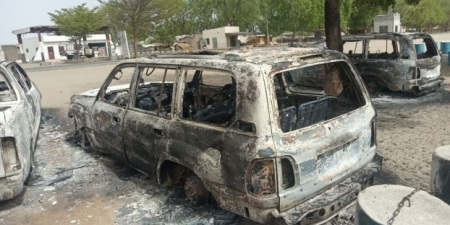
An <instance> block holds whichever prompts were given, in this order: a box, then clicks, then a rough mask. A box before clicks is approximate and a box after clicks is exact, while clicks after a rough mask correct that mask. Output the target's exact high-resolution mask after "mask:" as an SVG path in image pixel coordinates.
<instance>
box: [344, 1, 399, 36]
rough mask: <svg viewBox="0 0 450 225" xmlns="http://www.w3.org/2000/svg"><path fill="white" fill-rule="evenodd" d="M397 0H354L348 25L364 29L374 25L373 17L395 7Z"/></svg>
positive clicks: (355, 28)
mask: <svg viewBox="0 0 450 225" xmlns="http://www.w3.org/2000/svg"><path fill="white" fill-rule="evenodd" d="M394 6H395V0H353V2H352V9H351V12H350V16H349V22H348V27H349V28H350V29H351V30H363V29H366V28H369V27H372V25H373V18H374V17H375V16H376V15H378V14H384V13H386V12H387V11H388V10H389V9H391V8H394Z"/></svg>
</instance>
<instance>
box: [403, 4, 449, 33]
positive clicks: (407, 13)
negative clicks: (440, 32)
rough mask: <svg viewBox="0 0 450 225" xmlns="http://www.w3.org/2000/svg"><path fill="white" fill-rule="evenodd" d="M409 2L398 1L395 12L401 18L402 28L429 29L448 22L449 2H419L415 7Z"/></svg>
mask: <svg viewBox="0 0 450 225" xmlns="http://www.w3.org/2000/svg"><path fill="white" fill-rule="evenodd" d="M409 2H410V1H409V0H398V2H397V7H396V10H397V11H398V12H399V13H400V15H401V17H402V26H404V27H410V28H419V29H422V28H431V27H433V26H436V25H444V26H445V25H446V24H448V22H450V1H449V0H421V1H420V2H418V3H416V5H411V4H409Z"/></svg>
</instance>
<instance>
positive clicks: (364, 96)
mask: <svg viewBox="0 0 450 225" xmlns="http://www.w3.org/2000/svg"><path fill="white" fill-rule="evenodd" d="M331 63H344V64H346V65H347V68H348V70H349V71H348V72H351V73H352V74H357V70H356V68H354V66H352V64H351V63H350V62H349V61H347V60H344V59H335V60H329V61H321V62H314V63H307V64H305V65H301V66H296V67H290V68H287V69H283V70H278V71H274V72H271V73H270V75H269V80H270V85H271V87H270V90H271V94H270V95H271V100H270V101H271V102H272V105H273V109H274V110H273V111H274V112H275V113H277V116H276V117H275V118H278V119H277V121H275V123H276V124H277V125H276V126H275V127H276V129H277V132H280V133H285V134H287V133H290V132H302V131H304V130H307V129H310V127H311V126H313V125H316V124H320V123H324V122H327V121H329V120H331V119H335V118H339V117H341V116H343V115H345V114H343V115H339V116H337V117H334V118H330V119H326V120H324V121H322V122H319V123H316V124H313V125H308V126H305V127H301V128H299V129H293V130H290V131H287V132H285V131H283V129H282V126H281V123H280V116H281V115H280V110H281V108H280V107H279V104H278V100H277V90H276V84H275V76H276V75H277V74H279V73H284V72H286V71H290V70H297V69H301V68H306V67H311V66H317V65H323V64H331ZM350 79H352V80H353V81H354V82H355V83H357V84H358V85H356V88H358V90H356V91H359V93H360V94H361V96H359V97H361V98H362V99H359V101H362V105H361V106H360V107H358V108H357V109H354V110H351V111H349V112H348V113H352V112H354V111H356V110H358V109H360V108H363V107H366V106H367V105H368V104H369V102H370V99H368V98H367V95H368V93H367V90H365V89H361V87H363V86H364V83H363V81H362V79H361V77H359V76H353V75H352V76H351V77H350ZM282 82H283V83H284V85H286V80H285V78H284V77H283V78H282ZM288 91H289V90H288ZM327 97H328V96H327ZM297 113H298V112H296V114H297Z"/></svg>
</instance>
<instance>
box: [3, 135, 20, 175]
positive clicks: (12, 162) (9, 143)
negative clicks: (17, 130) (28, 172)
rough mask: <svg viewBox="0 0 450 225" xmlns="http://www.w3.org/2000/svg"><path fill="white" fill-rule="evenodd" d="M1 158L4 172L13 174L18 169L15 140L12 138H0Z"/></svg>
mask: <svg viewBox="0 0 450 225" xmlns="http://www.w3.org/2000/svg"><path fill="white" fill-rule="evenodd" d="M2 158H3V166H4V168H5V172H7V173H8V172H13V171H16V170H19V169H20V162H19V157H18V156H17V149H16V140H15V139H14V138H13V137H4V138H2Z"/></svg>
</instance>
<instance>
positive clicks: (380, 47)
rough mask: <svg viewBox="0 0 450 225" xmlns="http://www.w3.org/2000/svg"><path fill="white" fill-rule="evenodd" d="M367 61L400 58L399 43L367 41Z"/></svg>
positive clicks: (388, 40)
mask: <svg viewBox="0 0 450 225" xmlns="http://www.w3.org/2000/svg"><path fill="white" fill-rule="evenodd" d="M368 45H369V49H368V55H367V58H369V59H397V58H398V57H399V56H400V51H399V46H400V45H399V43H398V42H397V41H395V40H392V39H372V40H368Z"/></svg>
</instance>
